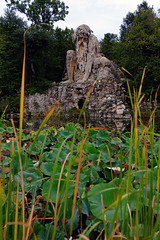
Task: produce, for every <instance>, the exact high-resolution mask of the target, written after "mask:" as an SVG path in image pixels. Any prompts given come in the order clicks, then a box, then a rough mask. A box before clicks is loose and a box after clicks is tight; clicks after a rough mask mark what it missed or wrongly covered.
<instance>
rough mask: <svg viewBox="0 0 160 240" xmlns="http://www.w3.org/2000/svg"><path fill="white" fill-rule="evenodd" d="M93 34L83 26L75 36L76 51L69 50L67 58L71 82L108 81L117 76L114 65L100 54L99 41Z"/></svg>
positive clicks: (68, 74)
mask: <svg viewBox="0 0 160 240" xmlns="http://www.w3.org/2000/svg"><path fill="white" fill-rule="evenodd" d="M92 32H93V31H92V30H91V29H90V28H89V27H88V26H87V25H85V24H83V25H80V26H79V27H78V28H77V29H76V31H75V32H74V34H73V42H74V43H75V49H76V50H75V51H74V50H68V51H67V56H66V68H67V76H68V79H69V81H70V82H73V81H79V82H84V81H86V80H90V79H91V80H92V79H96V80H107V79H113V78H115V77H116V75H117V70H116V68H115V65H114V63H113V62H112V61H110V60H109V59H107V58H106V57H104V56H103V55H102V54H101V53H100V48H99V42H98V39H97V38H96V36H95V35H94V34H92Z"/></svg>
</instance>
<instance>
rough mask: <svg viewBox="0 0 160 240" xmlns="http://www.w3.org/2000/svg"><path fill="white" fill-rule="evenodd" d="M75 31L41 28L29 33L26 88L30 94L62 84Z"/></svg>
mask: <svg viewBox="0 0 160 240" xmlns="http://www.w3.org/2000/svg"><path fill="white" fill-rule="evenodd" d="M72 33H73V30H69V29H67V28H66V29H65V30H62V29H60V28H56V29H55V30H50V29H48V30H47V29H46V28H45V29H44V28H42V27H41V26H39V27H36V28H34V29H33V30H31V31H30V32H28V34H27V37H26V41H27V60H26V62H27V66H26V84H27V85H26V87H27V90H28V92H29V93H30V94H33V93H35V92H40V93H42V92H43V91H44V90H46V89H48V88H49V87H51V84H52V82H60V81H61V80H62V77H63V73H64V69H65V58H66V51H67V50H68V49H72V48H73V46H72Z"/></svg>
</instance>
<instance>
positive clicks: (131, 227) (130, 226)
mask: <svg viewBox="0 0 160 240" xmlns="http://www.w3.org/2000/svg"><path fill="white" fill-rule="evenodd" d="M127 208H128V212H129V217H130V223H131V225H129V223H128V226H129V229H130V231H131V233H132V232H133V224H132V213H131V209H130V207H129V204H128V203H127Z"/></svg>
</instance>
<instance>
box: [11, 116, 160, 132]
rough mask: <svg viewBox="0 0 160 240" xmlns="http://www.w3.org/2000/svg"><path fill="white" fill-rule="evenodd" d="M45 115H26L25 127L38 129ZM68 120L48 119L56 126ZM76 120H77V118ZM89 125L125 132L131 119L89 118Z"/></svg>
mask: <svg viewBox="0 0 160 240" xmlns="http://www.w3.org/2000/svg"><path fill="white" fill-rule="evenodd" d="M149 116H150V115H149V114H148V113H145V114H142V121H143V123H144V124H145V125H146V124H147V123H148V120H149ZM43 119H44V117H41V116H38V117H33V116H32V117H24V119H23V128H24V129H29V130H34V131H36V130H38V128H39V127H40V125H41V123H42V121H43ZM13 120H14V123H15V126H16V127H17V128H18V127H19V118H17V117H15V118H13ZM67 121H70V119H65V118H63V117H62V116H61V117H56V118H55V119H54V118H52V117H51V118H50V120H49V121H48V123H47V124H48V126H55V127H60V126H62V125H63V124H64V123H67ZM75 122H77V121H76V120H75ZM86 125H87V127H105V128H108V129H109V130H112V131H115V130H118V131H120V132H125V131H130V126H131V119H111V118H106V119H89V120H87V122H86ZM155 132H157V133H160V115H159V114H155Z"/></svg>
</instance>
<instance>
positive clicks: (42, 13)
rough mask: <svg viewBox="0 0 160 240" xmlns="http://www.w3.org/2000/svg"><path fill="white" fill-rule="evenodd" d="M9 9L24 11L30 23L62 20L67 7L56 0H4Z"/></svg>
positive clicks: (66, 12)
mask: <svg viewBox="0 0 160 240" xmlns="http://www.w3.org/2000/svg"><path fill="white" fill-rule="evenodd" d="M5 1H6V2H7V6H8V7H10V8H11V9H14V10H18V11H19V12H21V13H24V14H25V15H26V16H27V18H28V20H29V21H31V22H32V24H33V25H34V24H38V23H47V24H49V25H51V26H53V25H54V22H57V21H59V20H64V18H65V16H66V14H68V11H67V9H68V7H66V6H65V4H64V2H60V1H58V0H54V1H53V0H33V1H32V0H5Z"/></svg>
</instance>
